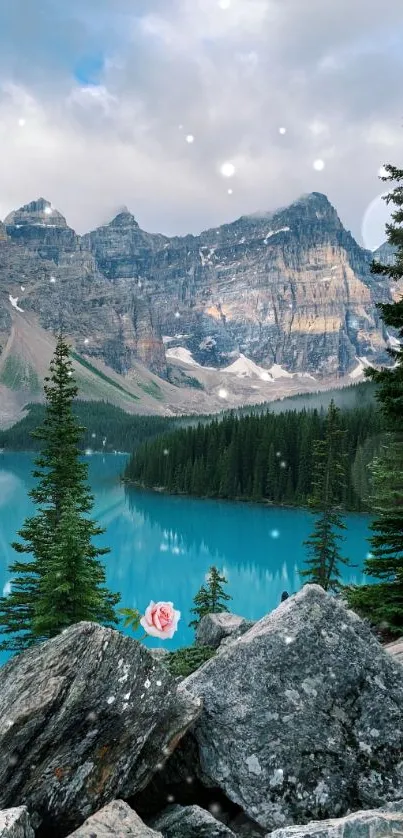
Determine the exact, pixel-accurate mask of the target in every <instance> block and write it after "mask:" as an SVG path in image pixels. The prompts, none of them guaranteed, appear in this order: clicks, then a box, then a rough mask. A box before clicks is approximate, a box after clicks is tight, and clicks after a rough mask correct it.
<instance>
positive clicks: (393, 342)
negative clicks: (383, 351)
mask: <svg viewBox="0 0 403 838" xmlns="http://www.w3.org/2000/svg"><path fill="white" fill-rule="evenodd" d="M386 334H387V336H388V342H389V346H392V347H393V349H400V348H401V343H400V340H398V339H397V338H395V336H394V335H390V334H389V332H386Z"/></svg>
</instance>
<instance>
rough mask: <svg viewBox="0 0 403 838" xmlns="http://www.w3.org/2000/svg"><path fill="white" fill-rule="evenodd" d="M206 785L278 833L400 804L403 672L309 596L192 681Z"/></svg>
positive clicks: (350, 617) (314, 592)
mask: <svg viewBox="0 0 403 838" xmlns="http://www.w3.org/2000/svg"><path fill="white" fill-rule="evenodd" d="M182 686H183V687H185V688H186V689H187V690H189V691H190V692H191V693H192V694H193V695H194V696H196V697H198V698H201V699H202V700H203V703H204V708H203V712H202V715H201V716H200V718H199V719H198V721H197V722H196V724H195V725H194V726H193V728H192V731H191V734H189V735H188V736H187V737H185V739H184V740H183V748H184V749H185V751H186V748H187V745H186V741H187V739H188V738H189V736H191V737H194V738H195V739H196V742H197V745H198V749H199V760H200V765H199V770H198V774H199V778H200V779H201V780H202V782H203V783H205V784H206V783H207V784H210V785H213V786H218V787H219V788H220V789H221V790H222V791H223V792H224V794H225V795H226V796H227V797H228V798H229V799H230V800H232V801H233V802H234V803H237V804H238V805H239V806H240V807H241V808H242V809H243V810H244V812H245V813H246V814H247V815H248V817H250V818H251V819H253V820H255V821H256V822H257V823H258V824H259V825H260V826H262V827H264V828H266V829H275V828H277V827H280V826H287V825H291V824H295V823H301V822H302V823H304V822H306V821H307V820H310V819H312V817H313V818H317V819H323V818H328V817H339V816H341V815H344V814H345V813H346V812H347V811H348V810H349V809H358V808H360V807H361V808H373V807H374V805H375V806H381V805H382V804H384V803H385V802H387V801H393V800H396V799H399V798H401V797H403V761H402V752H403V679H402V677H401V665H400V664H399V663H398V662H396V661H395V660H393V658H392V656H390V655H388V654H387V653H386V652H385V651H384V650H383V648H382V647H381V646H380V644H379V643H378V641H377V640H376V639H375V638H374V637H373V635H372V633H371V631H370V629H369V627H368V626H367V625H366V624H365V623H364V622H363V621H361V620H360V619H359V618H358V617H357V616H356V615H355V614H353V612H351V611H348V610H347V609H346V608H345V607H344V606H343V605H342V604H341V603H339V602H336V601H335V600H334V599H333V598H332V597H331V596H328V595H327V594H325V592H324V591H323V590H322V588H320V587H319V586H316V585H307V586H305V587H304V588H303V590H302V591H300V592H299V593H298V594H297V595H295V596H293V597H290V598H289V599H288V600H286V601H285V602H284V603H282V604H281V605H280V606H279V607H278V608H277V609H276V610H275V611H274V612H272V613H270V614H268V615H267V616H265V617H264V618H263V619H262V620H260V621H259V622H257V623H256V624H255V625H254V626H253V628H251V629H250V630H249V631H248V632H247V633H246V634H244V635H243V637H241V638H239V639H238V640H237V642H236V643H232V644H230V645H229V646H228V647H227V648H226V649H224V650H223V651H222V652H221V653H220V654H219V655H217V656H215V657H214V658H212V659H211V661H208V663H206V664H205V665H204V666H203V667H202V668H201V669H200V670H198V671H196V672H194V673H193V674H192V675H190V676H189V677H188V678H186V679H185V680H184V682H183V685H182Z"/></svg>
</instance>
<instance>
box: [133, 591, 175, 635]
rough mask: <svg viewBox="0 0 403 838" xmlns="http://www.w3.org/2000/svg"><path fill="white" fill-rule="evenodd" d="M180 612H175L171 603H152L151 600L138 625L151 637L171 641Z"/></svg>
mask: <svg viewBox="0 0 403 838" xmlns="http://www.w3.org/2000/svg"><path fill="white" fill-rule="evenodd" d="M180 616H181V612H180V611H175V609H174V607H173V602H153V601H152V600H151V602H150V604H149V606H148V608H147V609H146V613H145V614H144V617H142V618H141V620H140V625H141V626H143V629H144V630H145V631H146V632H147V634H150V635H151V637H160V638H161V639H162V640H171V638H172V637H173V636H174V634H175V632H176V629H177V628H178V623H179V620H180Z"/></svg>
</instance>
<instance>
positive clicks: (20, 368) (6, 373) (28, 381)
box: [0, 355, 41, 393]
mask: <svg viewBox="0 0 403 838" xmlns="http://www.w3.org/2000/svg"><path fill="white" fill-rule="evenodd" d="M0 381H1V383H2V384H5V386H6V387H9V389H10V390H24V389H25V390H29V391H30V392H31V393H39V392H40V389H41V387H40V383H39V378H38V376H37V374H36V372H35V370H34V368H33V367H32V366H31V364H29V363H28V362H27V361H23V359H22V358H20V356H19V355H9V356H8V358H6V360H5V362H4V366H3V369H2V370H1V372H0Z"/></svg>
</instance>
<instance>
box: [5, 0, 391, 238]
mask: <svg viewBox="0 0 403 838" xmlns="http://www.w3.org/2000/svg"><path fill="white" fill-rule="evenodd" d="M402 43H403V2H402V0H337V2H336V0H113V2H112V0H69V1H68V2H65V0H0V218H3V219H4V217H5V216H6V214H7V213H8V212H10V211H11V210H12V209H15V208H17V207H19V206H21V205H23V204H25V203H28V202H29V201H31V200H34V199H35V198H38V197H44V198H46V199H48V200H50V201H51V202H52V205H53V206H55V207H56V208H57V209H59V210H60V211H61V212H62V213H63V215H65V216H66V218H67V221H68V223H69V224H70V226H72V227H73V228H74V229H76V230H77V232H79V233H84V232H87V231H88V230H91V229H94V228H95V227H96V226H99V225H100V224H105V223H107V222H108V221H110V220H111V219H112V218H113V216H114V215H116V213H117V212H118V211H119V210H120V209H121V208H122V206H127V207H128V208H129V209H130V211H131V212H132V213H133V214H134V216H135V217H136V219H137V221H138V223H139V224H140V226H141V227H142V228H143V229H146V230H149V231H150V232H161V233H165V234H166V235H182V234H186V233H199V232H200V231H201V230H203V229H207V228H210V227H215V226H216V225H218V224H222V223H226V222H229V221H231V220H234V219H236V218H239V216H241V215H246V214H248V213H253V212H257V211H271V210H275V209H276V208H278V207H282V206H285V205H287V204H289V203H291V202H292V201H294V200H296V199H297V198H298V197H299V196H300V195H301V194H304V193H307V192H313V191H315V192H323V193H325V194H326V195H327V196H328V198H329V199H330V201H331V202H332V203H333V204H334V206H335V207H336V209H337V211H338V213H339V216H340V218H341V220H342V221H343V223H344V225H345V226H346V227H347V229H349V230H351V232H352V233H353V235H354V236H355V238H356V239H357V240H358V241H359V242H360V243H361V244H364V245H365V246H366V247H368V248H371V249H373V248H375V247H376V246H377V245H379V244H380V243H381V242H382V241H383V240H384V239H385V235H384V226H385V223H386V221H387V220H388V218H389V214H388V209H387V207H386V205H385V203H384V202H382V200H381V198H380V196H381V195H382V194H384V193H385V191H387V189H388V185H387V184H385V183H382V181H380V180H379V172H380V169H381V167H382V165H383V164H385V163H393V164H394V165H396V166H400V167H403V89H402V84H401V80H402V78H403V49H402Z"/></svg>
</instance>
